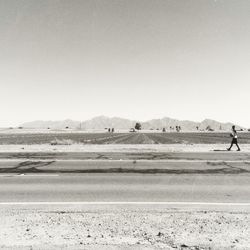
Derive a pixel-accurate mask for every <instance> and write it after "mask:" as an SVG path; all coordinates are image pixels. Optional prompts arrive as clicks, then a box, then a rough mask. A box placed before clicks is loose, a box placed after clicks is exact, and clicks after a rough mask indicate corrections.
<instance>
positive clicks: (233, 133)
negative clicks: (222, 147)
mask: <svg viewBox="0 0 250 250" xmlns="http://www.w3.org/2000/svg"><path fill="white" fill-rule="evenodd" d="M230 136H231V137H232V142H231V146H230V147H229V148H228V149H227V150H228V151H230V150H231V148H232V146H233V145H234V144H235V145H236V146H237V148H238V150H237V151H240V147H239V145H238V135H237V131H236V129H235V126H232V133H231V134H230Z"/></svg>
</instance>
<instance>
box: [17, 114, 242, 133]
mask: <svg viewBox="0 0 250 250" xmlns="http://www.w3.org/2000/svg"><path fill="white" fill-rule="evenodd" d="M136 122H140V121H137V120H136V121H135V120H130V119H126V118H121V117H115V116H114V117H108V116H104V115H100V116H96V117H94V118H92V119H89V120H86V121H82V122H81V121H74V120H71V119H65V120H62V121H42V120H37V121H33V122H26V123H24V124H22V125H21V126H22V127H24V128H54V129H63V128H66V127H69V128H80V127H81V129H83V130H88V129H105V128H108V127H113V128H115V129H130V128H131V127H134V126H135V123H136ZM140 123H141V124H142V128H143V129H160V130H161V129H163V128H166V129H167V130H168V129H169V128H170V127H175V126H181V128H182V130H187V131H192V130H193V131H195V130H197V128H198V129H199V130H200V129H201V130H205V129H206V128H207V127H208V126H209V127H210V128H212V129H214V130H230V129H231V126H232V125H233V124H232V123H222V122H218V121H215V120H212V119H205V120H203V121H202V122H194V121H189V120H178V119H172V118H169V117H163V118H156V119H152V120H148V121H145V122H140ZM238 127H239V128H242V127H240V126H238Z"/></svg>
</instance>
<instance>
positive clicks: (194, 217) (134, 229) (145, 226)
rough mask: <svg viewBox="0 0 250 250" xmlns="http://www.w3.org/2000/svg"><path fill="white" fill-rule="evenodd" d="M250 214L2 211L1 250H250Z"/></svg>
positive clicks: (0, 213) (166, 211)
mask: <svg viewBox="0 0 250 250" xmlns="http://www.w3.org/2000/svg"><path fill="white" fill-rule="evenodd" d="M249 225H250V213H249V212H232V211H231V212H230V211H228V212H225V211H224V212H218V211H217V212H216V211H205V210H203V211H178V210H174V209H172V210H165V211H159V210H154V211H147V210H143V209H140V211H138V210H136V209H135V210H133V209H132V210H131V209H125V208H124V209H122V210H121V209H120V210H117V211H116V210H109V209H108V210H102V211H100V210H98V211H97V210H95V209H91V210H88V209H75V210H69V211H67V210H65V209H63V210H60V209H59V210H53V209H52V210H51V209H42V210H41V211H39V210H32V209H28V208H26V209H24V208H23V209H18V210H17V209H14V208H8V209H2V210H1V211H0V228H1V230H0V248H2V249H194V250H201V249H206V250H207V249H220V250H221V249H244V250H245V249H250V248H249V246H250V238H249V237H248V236H249V235H250V227H249Z"/></svg>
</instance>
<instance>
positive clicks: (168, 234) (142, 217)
mask: <svg viewBox="0 0 250 250" xmlns="http://www.w3.org/2000/svg"><path fill="white" fill-rule="evenodd" d="M230 140H231V139H230V137H229V135H228V133H227V132H180V133H177V132H167V133H161V132H151V131H140V132H136V133H128V132H124V131H118V132H116V133H107V132H103V131H98V132H83V131H76V130H67V131H66V130H54V131H53V130H51V131H47V130H31V129H30V130H25V129H24V130H15V129H14V130H11V131H10V130H8V129H6V130H1V131H0V206H1V209H0V226H1V230H0V247H1V248H2V249H250V247H249V246H250V240H249V234H250V227H249V224H250V223H249V222H250V213H249V212H250V133H248V132H241V133H239V143H240V146H241V149H242V150H241V151H240V152H236V151H234V150H236V149H235V148H234V149H233V151H230V152H228V151H227V150H226V148H227V147H228V146H229V144H230Z"/></svg>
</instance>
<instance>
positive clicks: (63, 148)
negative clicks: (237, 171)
mask: <svg viewBox="0 0 250 250" xmlns="http://www.w3.org/2000/svg"><path fill="white" fill-rule="evenodd" d="M228 146H229V145H227V144H140V145H139V144H136V145H133V144H108V145H93V144H89V145H84V144H73V145H55V146H54V145H53V146H52V145H49V144H41V145H36V144H35V145H18V144H17V145H13V144H12V145H0V152H141V153H143V152H214V151H225V150H226V149H227V147H228ZM235 150H236V148H235V147H233V148H232V151H235ZM232 151H231V152H232ZM241 151H242V152H250V144H242V145H241Z"/></svg>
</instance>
